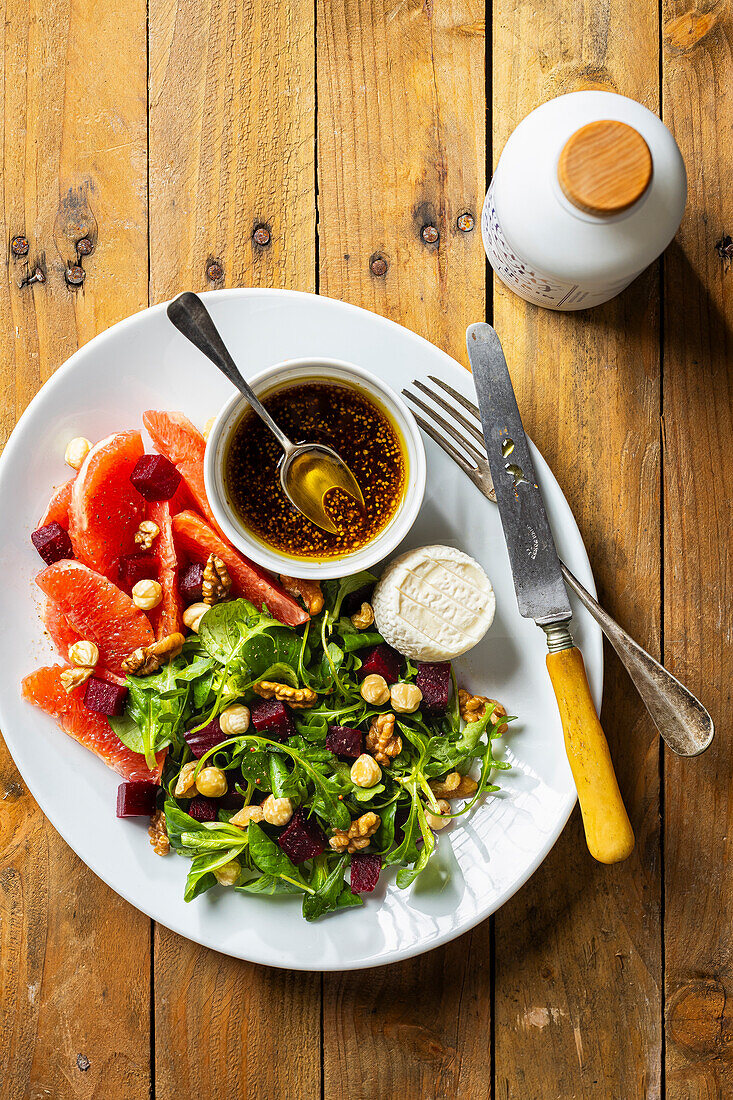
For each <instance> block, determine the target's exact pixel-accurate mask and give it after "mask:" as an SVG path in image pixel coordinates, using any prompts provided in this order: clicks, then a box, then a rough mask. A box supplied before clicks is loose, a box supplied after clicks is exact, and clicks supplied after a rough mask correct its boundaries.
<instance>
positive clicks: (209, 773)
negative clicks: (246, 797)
mask: <svg viewBox="0 0 733 1100" xmlns="http://www.w3.org/2000/svg"><path fill="white" fill-rule="evenodd" d="M196 790H197V791H198V792H199V794H202V795H204V796H205V797H206V798H222V797H223V796H224V795H225V794H226V793H227V791H228V790H229V784H228V783H227V777H226V775H225V774H224V772H223V771H222V770H221V768H202V769H201V771H200V772H199V774H198V776H197V778H196Z"/></svg>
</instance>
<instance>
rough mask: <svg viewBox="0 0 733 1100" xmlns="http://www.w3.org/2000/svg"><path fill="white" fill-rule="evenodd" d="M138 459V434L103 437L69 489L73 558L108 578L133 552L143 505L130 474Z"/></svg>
mask: <svg viewBox="0 0 733 1100" xmlns="http://www.w3.org/2000/svg"><path fill="white" fill-rule="evenodd" d="M142 454H143V441H142V436H141V434H140V432H138V431H127V432H116V433H115V434H114V435H110V436H107V438H106V439H102V440H100V442H99V443H97V444H96V445H95V446H94V447H92V449H91V451H90V452H89V454H88V455H87V457H86V458H85V459H84V462H83V463H82V466H81V469H80V470H79V473H78V474H77V476H76V478H75V479H74V484H73V486H72V489H71V504H70V506H69V534H70V536H71V544H72V546H73V547H74V553H75V555H76V557H77V558H78V559H79V560H80V561H83V562H85V563H86V564H87V565H89V566H91V568H92V569H95V570H96V571H97V572H98V573H103V574H104V575H105V576H106V577H110V576H111V577H116V575H117V573H116V571H117V563H118V561H119V559H120V557H121V556H122V555H123V554H128V553H130V552H131V551H133V550H134V549H135V544H134V541H133V539H134V535H135V531H136V530H137V528H138V525H139V523H140V520H141V519H142V514H143V506H144V501H143V498H142V497H141V496H140V494H139V493H138V491H137V489H135V488H134V486H133V485H132V484H131V482H130V474H131V473H132V471H133V470H134V468H135V464H136V463H137V461H138V459H139V458H141V457H142Z"/></svg>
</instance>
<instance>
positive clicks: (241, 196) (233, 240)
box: [149, 0, 321, 1100]
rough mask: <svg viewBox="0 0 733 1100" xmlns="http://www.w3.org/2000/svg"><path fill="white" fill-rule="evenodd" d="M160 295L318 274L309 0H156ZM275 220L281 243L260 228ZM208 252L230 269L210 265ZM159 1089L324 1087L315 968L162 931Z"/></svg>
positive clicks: (154, 292) (155, 232)
mask: <svg viewBox="0 0 733 1100" xmlns="http://www.w3.org/2000/svg"><path fill="white" fill-rule="evenodd" d="M149 18H150V218H151V226H150V245H151V248H150V279H151V300H152V301H160V300H161V299H165V298H169V297H171V296H173V295H174V294H176V293H178V292H180V291H182V290H191V289H192V290H201V289H214V288H218V287H220V286H224V285H226V286H247V285H257V286H274V287H291V288H295V289H299V290H312V289H313V288H314V286H315V241H316V204H315V186H314V184H315V73H314V56H313V5H312V3H310V2H305V0H291V2H290V3H288V4H283V3H280V2H279V0H244V2H242V0H180V2H175V0H150V13H149ZM262 224H264V225H267V226H268V227H269V228H270V232H271V243H270V244H269V245H267V246H265V247H264V248H263V247H260V246H258V245H256V244H255V243H254V242H253V240H252V232H253V229H254V228H255V226H257V225H262ZM211 260H217V261H218V262H220V264H221V266H222V267H223V278H222V279H220V280H216V281H212V280H210V279H207V278H206V268H207V265H208V263H209V262H210V261H211ZM154 983H155V985H154V996H155V1021H156V1029H155V1061H156V1066H155V1095H156V1100H174V1098H176V1100H177V1098H178V1097H180V1096H181V1095H182V1092H186V1093H187V1094H189V1095H191V1096H200V1097H206V1098H207V1100H209V1098H211V1100H230V1098H231V1097H233V1096H239V1095H242V1096H247V1095H249V1096H255V1097H260V1096H263V1097H264V1096H271V1097H289V1096H292V1097H296V1096H308V1097H310V1096H318V1095H319V1092H320V1080H321V1068H320V1009H321V1005H320V979H319V977H318V975H313V976H309V975H299V974H289V973H287V972H282V971H277V970H270V969H268V968H266V967H257V966H252V965H249V964H247V963H242V962H239V961H237V960H235V959H230V958H228V957H226V956H224V955H218V954H215V953H214V952H211V951H208V950H206V949H205V948H202V947H198V946H197V945H196V944H194V943H189V942H188V941H186V940H183V939H181V938H180V937H179V936H176V935H174V934H173V933H171V932H168V931H167V930H166V929H164V928H160V927H159V928H157V929H156V935H155V946H154Z"/></svg>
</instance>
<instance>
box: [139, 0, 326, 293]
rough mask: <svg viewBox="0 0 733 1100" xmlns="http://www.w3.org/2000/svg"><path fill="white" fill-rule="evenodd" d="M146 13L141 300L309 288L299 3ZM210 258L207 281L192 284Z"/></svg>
mask: <svg viewBox="0 0 733 1100" xmlns="http://www.w3.org/2000/svg"><path fill="white" fill-rule="evenodd" d="M149 7H150V276H151V300H152V301H156V302H158V301H161V300H164V299H166V298H170V297H172V296H173V295H174V294H175V293H177V292H178V291H180V290H182V289H184V288H185V289H187V290H212V289H218V288H219V287H222V286H272V287H278V288H279V287H287V288H292V289H297V290H313V289H314V284H315V265H314V256H315V194H314V188H315V148H314V142H315V73H314V60H313V5H312V3H310V2H306V0H292V2H291V3H281V2H280V0H149ZM258 226H266V227H267V228H268V229H269V232H270V237H271V239H270V243H269V244H267V245H266V246H264V247H262V246H260V245H258V244H256V243H255V242H254V241H253V240H252V234H253V231H254V229H255V228H256V227H258ZM212 260H216V261H217V262H219V263H220V264H221V266H222V267H223V277H222V278H221V279H207V277H206V269H207V265H208V264H209V262H210V261H212Z"/></svg>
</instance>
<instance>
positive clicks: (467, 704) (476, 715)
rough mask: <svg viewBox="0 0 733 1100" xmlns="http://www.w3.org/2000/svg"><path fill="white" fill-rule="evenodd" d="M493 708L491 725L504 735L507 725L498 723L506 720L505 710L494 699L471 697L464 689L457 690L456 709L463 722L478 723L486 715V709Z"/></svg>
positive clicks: (481, 696)
mask: <svg viewBox="0 0 733 1100" xmlns="http://www.w3.org/2000/svg"><path fill="white" fill-rule="evenodd" d="M491 706H493V708H494V709H493V711H492V713H491V723H492V725H494V726H497V728H498V730H499V732H500V733H504V732H505V730H506V728H507V724H506V722H502V723H501V725H500V724H499V721H500V719H501V718H506V709H505V708H504V707H503V706H502V705H501V703H499V702H498V701H497V700H496V699H489V698H488V697H487V696H486V695H472V694H471V692H470V691H466V690H465V689H464V688H459V689H458V709H459V711H460V714H461V718H462V719H463V721H464V722H478V720H479V719H480V718H483V716H484V715H485V714H486V708H487V707H491Z"/></svg>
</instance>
